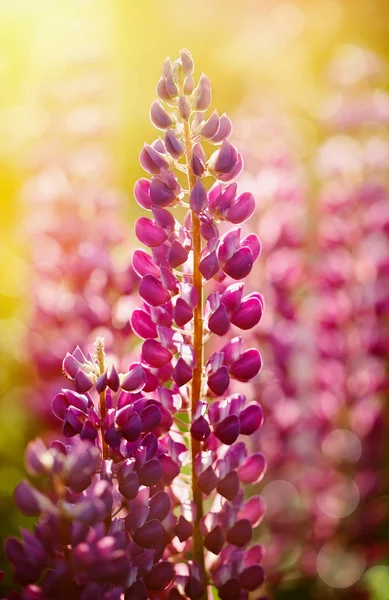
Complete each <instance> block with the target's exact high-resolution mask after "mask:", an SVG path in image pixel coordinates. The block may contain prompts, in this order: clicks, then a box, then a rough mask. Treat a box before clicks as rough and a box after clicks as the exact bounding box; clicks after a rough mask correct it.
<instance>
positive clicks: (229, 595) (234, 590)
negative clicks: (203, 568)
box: [218, 577, 242, 600]
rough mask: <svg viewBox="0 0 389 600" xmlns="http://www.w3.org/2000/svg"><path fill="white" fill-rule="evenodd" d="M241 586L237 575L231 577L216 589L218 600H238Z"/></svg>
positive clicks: (240, 596)
mask: <svg viewBox="0 0 389 600" xmlns="http://www.w3.org/2000/svg"><path fill="white" fill-rule="evenodd" d="M241 592H242V586H241V584H240V581H239V579H238V578H237V577H231V578H230V579H228V581H226V582H225V583H223V585H221V586H220V587H219V589H218V593H219V598H220V600H240V599H241V598H242V595H241Z"/></svg>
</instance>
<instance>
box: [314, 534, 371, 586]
mask: <svg viewBox="0 0 389 600" xmlns="http://www.w3.org/2000/svg"><path fill="white" fill-rule="evenodd" d="M365 565H366V561H365V558H364V557H363V556H362V555H361V554H360V553H359V552H356V551H345V550H344V549H342V548H340V547H338V546H336V545H335V544H331V543H328V544H325V545H324V546H322V548H321V549H320V550H319V552H318V555H317V560H316V567H317V572H318V574H319V577H320V578H321V579H322V581H324V583H326V584H327V585H329V586H331V587H333V588H338V589H341V588H347V587H350V586H351V585H354V584H355V583H356V582H357V581H358V580H359V579H360V578H361V577H362V575H363V571H364V569H365Z"/></svg>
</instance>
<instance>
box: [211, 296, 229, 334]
mask: <svg viewBox="0 0 389 600" xmlns="http://www.w3.org/2000/svg"><path fill="white" fill-rule="evenodd" d="M229 327H230V319H229V318H228V314H227V309H226V307H225V305H224V304H220V306H219V307H218V308H217V309H216V310H215V312H214V313H212V315H211V316H210V317H209V319H208V329H209V330H210V331H212V333H215V334H216V335H220V336H222V335H224V334H225V333H227V331H228V329H229Z"/></svg>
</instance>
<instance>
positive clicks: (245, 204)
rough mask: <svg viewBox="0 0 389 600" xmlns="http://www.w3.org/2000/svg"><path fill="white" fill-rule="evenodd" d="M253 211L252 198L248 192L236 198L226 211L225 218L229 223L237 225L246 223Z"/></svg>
mask: <svg viewBox="0 0 389 600" xmlns="http://www.w3.org/2000/svg"><path fill="white" fill-rule="evenodd" d="M254 210H255V200H254V196H253V195H252V194H251V193H250V192H243V194H240V195H239V196H237V198H236V201H235V203H234V204H233V205H232V206H231V208H229V209H228V211H227V214H226V217H227V220H228V221H230V223H234V224H235V225H237V224H239V223H244V222H245V221H247V220H248V219H249V218H250V217H251V216H252V214H253V212H254Z"/></svg>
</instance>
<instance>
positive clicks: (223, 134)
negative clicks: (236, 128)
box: [212, 114, 232, 144]
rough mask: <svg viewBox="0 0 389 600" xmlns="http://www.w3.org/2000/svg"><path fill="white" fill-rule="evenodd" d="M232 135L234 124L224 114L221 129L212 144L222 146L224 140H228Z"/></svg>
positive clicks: (220, 124) (220, 123) (220, 120)
mask: <svg viewBox="0 0 389 600" xmlns="http://www.w3.org/2000/svg"><path fill="white" fill-rule="evenodd" d="M231 133H232V122H231V119H229V118H228V117H227V115H226V114H223V115H222V116H221V117H220V119H219V129H218V132H217V133H216V134H215V135H214V136H213V138H212V142H213V143H214V144H216V143H218V144H220V143H221V142H223V141H224V140H228V138H229V137H230V135H231Z"/></svg>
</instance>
